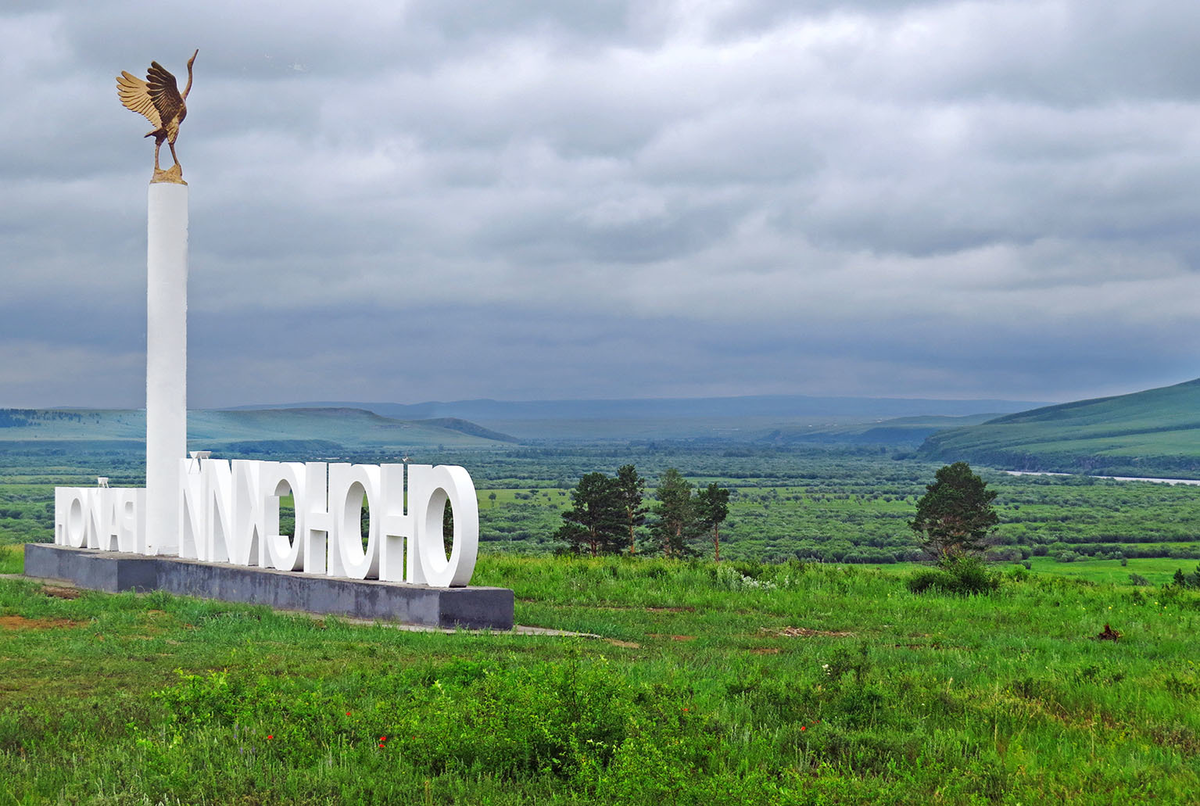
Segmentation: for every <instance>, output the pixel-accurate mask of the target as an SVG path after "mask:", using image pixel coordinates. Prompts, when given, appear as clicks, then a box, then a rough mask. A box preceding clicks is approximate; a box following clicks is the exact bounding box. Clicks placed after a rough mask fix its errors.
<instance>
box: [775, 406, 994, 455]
mask: <svg viewBox="0 0 1200 806" xmlns="http://www.w3.org/2000/svg"><path fill="white" fill-rule="evenodd" d="M995 416H996V415H995V414H994V413H993V414H966V415H963V416H961V417H938V416H932V417H896V418H893V419H889V420H873V421H871V422H866V423H851V424H848V425H824V426H822V425H810V426H805V427H799V426H791V427H788V428H777V429H775V430H773V431H771V432H770V433H768V434H766V435H764V436H763V438H762V440H761V441H763V442H771V443H774V444H777V445H794V444H803V443H823V444H830V443H842V444H850V445H909V446H912V447H916V446H917V445H920V444H921V443H922V442H923V441H924V440H925V439H927V438H928V437H929V436H931V435H932V434H936V433H939V432H941V431H945V430H947V429H950V428H961V427H963V426H967V425H977V424H979V423H984V422H988V421H989V420H992V419H993V418H995Z"/></svg>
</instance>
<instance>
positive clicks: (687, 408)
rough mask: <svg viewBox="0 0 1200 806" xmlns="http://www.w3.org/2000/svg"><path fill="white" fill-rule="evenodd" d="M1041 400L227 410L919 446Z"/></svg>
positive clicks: (756, 399) (762, 398)
mask: <svg viewBox="0 0 1200 806" xmlns="http://www.w3.org/2000/svg"><path fill="white" fill-rule="evenodd" d="M1040 405H1044V404H1042V403H1030V402H1020V401H1012V400H927V399H912V398H875V397H812V396H807V395H747V396H741V397H706V398H647V399H633V400H620V399H617V400H524V401H520V400H458V401H450V402H440V401H435V402H427V403H413V404H404V403H347V402H341V403H338V402H323V403H294V404H292V403H285V404H277V405H272V406H242V407H239V408H238V409H234V410H235V411H247V410H254V409H258V408H272V409H285V408H303V407H352V408H356V409H363V410H365V411H371V412H374V413H375V414H379V415H381V416H384V417H396V418H399V419H402V420H412V419H427V418H434V417H453V418H461V419H465V420H470V421H471V422H473V423H479V424H481V425H483V426H485V427H487V428H489V429H493V430H495V431H500V432H503V433H505V434H512V435H514V436H515V437H518V438H519V439H521V440H523V441H541V440H550V441H559V440H563V441H593V440H599V441H603V440H630V439H634V440H657V439H717V440H732V441H749V442H754V441H767V442H775V443H784V444H786V443H791V442H819V443H839V442H873V443H883V444H905V445H911V446H912V447H916V446H917V445H918V444H920V442H921V440H922V439H924V437H925V436H926V435H927V434H929V433H932V432H933V431H935V430H937V428H947V427H952V426H954V425H959V424H962V423H961V421H955V420H953V419H951V418H954V417H966V416H971V417H978V416H979V415H983V414H987V415H988V418H990V417H995V416H996V415H998V414H1006V413H1010V412H1017V411H1025V410H1027V409H1031V408H1033V407H1034V406H1040ZM894 418H923V419H924V421H923V422H920V423H918V422H916V421H914V420H909V421H905V422H897V423H895V428H894V429H893V428H892V427H891V426H887V427H884V426H883V422H884V421H886V420H890V419H894ZM931 418H932V419H931ZM985 419H987V418H985ZM934 420H937V422H934ZM860 426H862V427H860ZM844 427H845V428H844ZM870 429H876V430H875V431H874V433H873V434H872V435H870V436H864V435H863V432H864V431H867V430H870ZM922 429H924V430H922Z"/></svg>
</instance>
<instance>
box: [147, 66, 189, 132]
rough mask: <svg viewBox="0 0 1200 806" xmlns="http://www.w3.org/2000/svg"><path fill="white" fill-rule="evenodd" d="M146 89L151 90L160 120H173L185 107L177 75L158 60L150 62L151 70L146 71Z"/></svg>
mask: <svg viewBox="0 0 1200 806" xmlns="http://www.w3.org/2000/svg"><path fill="white" fill-rule="evenodd" d="M146 89H147V90H149V93H150V100H151V101H152V102H153V103H154V108H155V109H157V110H158V117H159V120H161V121H163V122H164V123H165V122H169V121H173V120H175V118H176V117H178V115H179V112H180V110H182V109H183V97H182V96H181V95H180V94H179V87H178V85H176V84H175V76H173V75H171V74H170V73H168V72H167V69H166V68H165V67H163V66H162V65H161V64H159V63H158V62H150V71H149V72H148V73H146Z"/></svg>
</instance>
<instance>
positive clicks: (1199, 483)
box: [1001, 470, 1200, 486]
mask: <svg viewBox="0 0 1200 806" xmlns="http://www.w3.org/2000/svg"><path fill="white" fill-rule="evenodd" d="M1001 472H1002V473H1007V474H1008V475H1010V476H1073V475H1075V474H1074V473H1046V472H1040V471H1036V470H1003V471H1001ZM1088 478H1092V479H1108V480H1109V481H1149V482H1153V483H1154V484H1190V485H1192V486H1200V479H1152V478H1146V477H1142V476H1089V477H1088Z"/></svg>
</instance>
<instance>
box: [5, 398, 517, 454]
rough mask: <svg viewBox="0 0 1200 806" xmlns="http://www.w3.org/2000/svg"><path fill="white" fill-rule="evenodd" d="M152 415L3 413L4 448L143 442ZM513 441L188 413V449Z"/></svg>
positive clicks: (297, 416)
mask: <svg viewBox="0 0 1200 806" xmlns="http://www.w3.org/2000/svg"><path fill="white" fill-rule="evenodd" d="M145 434H146V413H145V412H144V411H138V410H116V411H110V410H45V409H3V410H0V446H2V445H5V444H8V445H9V446H14V447H15V445H16V444H18V443H20V444H24V445H38V444H70V443H73V442H79V443H109V444H111V445H112V446H113V447H116V446H117V445H118V444H130V443H134V444H136V443H139V442H140V441H142V440H144V438H145ZM511 441H512V438H511V437H508V436H507V435H505V434H501V433H498V432H496V431H490V430H488V429H486V428H483V427H482V426H478V425H476V424H474V423H471V422H467V421H466V420H458V419H452V418H446V419H441V420H427V421H415V422H413V421H404V420H394V419H391V418H389V417H381V416H379V415H378V414H372V413H371V412H369V411H362V410H360V409H349V408H327V409H265V410H254V411H190V412H188V447H189V448H190V449H192V450H205V449H210V450H216V451H226V452H234V453H245V454H256V453H269V452H271V451H272V450H280V449H282V450H283V451H284V452H286V453H289V454H299V453H328V452H331V451H337V450H339V449H341V448H349V449H356V448H371V449H378V450H388V449H394V450H404V449H408V448H420V447H427V446H434V445H442V446H445V447H454V448H477V447H488V446H493V445H497V444H500V443H501V442H511Z"/></svg>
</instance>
